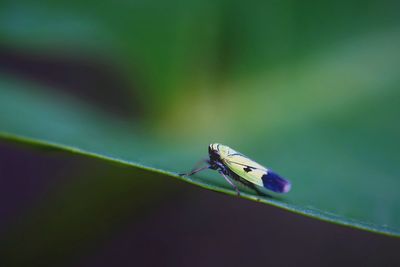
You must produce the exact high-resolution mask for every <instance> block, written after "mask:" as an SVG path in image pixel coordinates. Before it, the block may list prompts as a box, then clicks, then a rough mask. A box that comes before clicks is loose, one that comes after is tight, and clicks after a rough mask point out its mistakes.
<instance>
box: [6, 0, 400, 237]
mask: <svg viewBox="0 0 400 267" xmlns="http://www.w3.org/2000/svg"><path fill="white" fill-rule="evenodd" d="M156 2H157V4H154V2H153V1H143V2H142V1H137V2H136V3H135V4H132V3H128V2H127V3H117V2H113V1H108V2H107V1H106V2H105V3H103V4H102V5H99V4H98V3H97V2H94V1H85V2H84V3H83V2H82V3H79V4H75V3H71V2H69V1H66V2H65V3H64V2H63V1H58V2H57V3H55V2H54V1H48V2H47V3H43V4H41V5H40V6H39V5H36V4H31V3H29V1H26V3H22V2H19V4H15V3H13V2H9V3H8V2H5V3H2V4H1V5H2V8H1V11H0V19H1V23H0V33H1V35H2V37H3V38H2V44H4V45H5V46H6V47H7V46H8V47H13V48H15V47H19V48H21V49H23V50H24V51H33V50H34V51H36V52H38V53H39V54H40V53H47V52H49V51H47V50H50V51H51V52H53V53H57V52H58V53H63V52H65V53H66V51H68V53H72V54H76V55H78V57H79V55H82V54H84V55H86V54H90V53H92V54H91V55H95V56H96V55H99V56H100V55H101V56H103V57H104V58H105V59H107V58H110V59H112V62H117V63H116V64H117V65H118V66H122V67H123V69H124V70H125V71H126V74H129V76H133V75H131V70H132V69H135V67H137V66H139V67H140V68H139V72H140V73H141V74H142V75H143V76H144V77H141V78H143V79H144V80H145V81H146V82H147V84H148V85H149V86H148V88H146V90H142V91H141V93H142V95H140V96H138V98H139V101H141V102H143V103H146V105H147V106H146V107H147V112H148V114H147V116H146V117H145V118H144V119H143V120H142V121H127V120H121V119H119V118H116V117H113V116H110V115H109V114H105V113H102V112H100V111H99V110H96V109H95V108H93V107H90V106H89V105H87V104H85V103H80V102H79V101H77V100H76V99H74V98H71V97H68V96H66V95H61V94H59V93H55V92H51V90H53V89H54V88H42V86H39V85H37V86H33V85H32V84H30V83H28V82H23V81H16V80H14V79H11V78H6V77H4V76H3V78H2V79H1V80H0V132H1V136H2V137H3V138H8V139H13V140H18V141H21V142H27V143H31V144H38V145H44V146H51V147H54V148H59V149H63V150H67V151H70V152H73V153H79V154H82V155H87V156H91V157H96V158H100V159H103V160H107V161H113V162H117V163H120V164H124V165H129V166H134V167H138V168H142V169H144V170H148V171H154V172H159V173H162V174H165V175H168V176H172V177H175V178H177V179H181V180H183V181H186V182H189V183H192V184H196V185H199V186H202V187H204V188H208V189H211V190H215V191H219V192H224V193H227V194H232V195H234V194H235V193H234V191H232V189H231V188H230V187H229V185H228V184H226V182H225V181H224V180H223V179H222V178H221V177H219V176H218V175H217V174H215V173H212V172H211V171H208V172H204V173H200V174H198V175H196V176H195V177H180V176H178V175H177V173H180V172H184V171H188V170H190V169H191V167H192V166H193V164H194V163H195V162H196V161H197V160H199V159H201V158H204V157H206V156H207V149H206V148H207V145H208V144H209V143H211V142H221V143H224V144H226V145H229V146H232V147H233V148H235V149H237V150H239V151H241V152H243V153H244V154H246V155H248V156H250V157H251V158H253V159H255V160H256V161H258V162H260V163H261V164H265V165H266V166H267V167H271V168H273V169H274V170H276V171H277V172H278V173H281V174H282V175H283V176H286V177H288V178H289V179H290V180H291V181H292V183H293V187H292V191H291V192H290V193H289V194H287V195H283V196H273V197H272V198H263V197H259V196H257V195H254V192H252V191H251V190H248V189H245V188H242V191H243V194H242V196H243V197H245V198H248V199H251V200H256V201H260V202H263V203H267V204H271V205H275V206H278V207H281V208H284V209H287V210H290V211H293V212H297V213H300V214H303V215H306V216H311V217H314V218H318V219H322V220H326V221H331V222H334V223H339V224H342V225H348V226H351V227H356V228H360V229H365V230H369V231H373V232H378V233H383V234H388V235H393V236H400V210H399V208H398V207H400V205H399V204H400V194H399V193H398V188H400V179H399V178H398V174H399V171H398V159H399V151H400V147H399V145H400V142H398V136H399V134H400V124H399V123H398V117H399V115H400V107H399V105H398V99H399V97H400V95H399V94H400V93H399V90H398V87H399V84H400V54H399V53H398V47H400V38H399V35H398V25H400V23H399V22H398V14H397V10H398V8H397V7H396V6H393V7H392V6H391V5H390V4H388V3H386V4H385V5H383V4H381V3H380V2H379V3H376V6H378V7H379V8H376V10H377V12H376V13H375V12H370V6H371V5H372V4H371V5H364V6H360V5H358V4H353V5H349V4H348V1H343V2H340V1H339V2H335V3H333V2H332V3H331V4H330V5H326V4H325V3H324V4H321V6H318V5H315V3H312V4H308V5H307V4H303V3H301V4H298V6H297V4H295V3H291V2H286V1H283V2H282V3H281V4H279V5H277V4H276V3H268V2H265V4H263V5H262V6H258V5H245V6H243V5H242V4H240V1H238V2H237V3H236V2H234V1H232V2H231V1H228V2H227V3H229V4H224V3H225V2H224V1H221V2H219V1H213V3H214V2H215V3H216V4H210V3H208V2H207V1H179V0H178V1H168V2H164V1H156ZM160 5H161V6H160ZM310 6H312V7H313V8H312V9H311V8H310ZM166 10H167V11H166ZM310 10H312V11H310ZM372 13H374V14H372ZM266 14H267V15H266ZM205 21H207V23H205ZM366 29H367V31H366ZM160 44H163V45H160ZM71 51H72V52H71ZM133 78H136V77H133ZM166 89H168V90H166ZM110 90H112V88H110ZM99 94H101V92H99Z"/></svg>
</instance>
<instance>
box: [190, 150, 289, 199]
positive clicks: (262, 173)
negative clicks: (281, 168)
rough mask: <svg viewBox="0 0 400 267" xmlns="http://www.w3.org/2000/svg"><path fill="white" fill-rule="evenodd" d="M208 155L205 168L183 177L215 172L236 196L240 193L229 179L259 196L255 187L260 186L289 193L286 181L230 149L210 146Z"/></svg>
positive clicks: (277, 191)
mask: <svg viewBox="0 0 400 267" xmlns="http://www.w3.org/2000/svg"><path fill="white" fill-rule="evenodd" d="M208 154H209V157H210V158H209V159H207V160H205V162H206V163H207V166H204V167H202V168H199V169H194V170H192V171H191V172H189V173H187V174H185V175H188V176H189V175H193V174H195V173H198V172H200V171H203V170H206V169H212V170H217V171H218V172H219V173H220V174H221V175H222V176H223V177H224V178H225V180H226V181H227V182H228V183H229V184H230V185H231V186H232V187H233V188H234V189H235V190H236V192H237V194H238V195H240V191H239V189H238V188H237V186H236V185H235V184H234V183H233V182H232V180H231V179H230V178H232V179H234V180H236V181H238V182H241V183H242V184H244V185H245V186H248V187H250V188H252V189H253V190H255V191H256V192H257V193H258V194H260V195H263V193H262V192H260V191H259V190H258V188H257V187H256V186H262V187H264V188H267V189H269V190H271V191H273V192H276V193H287V192H289V191H290V188H291V183H290V182H289V181H288V180H286V179H284V178H282V177H281V176H279V175H278V174H276V173H275V172H273V171H271V170H269V169H267V168H265V167H264V166H262V165H260V164H258V163H257V162H255V161H253V160H251V159H249V158H248V157H246V156H244V155H242V154H241V153H239V152H237V151H235V150H233V149H232V148H230V147H227V146H224V145H221V144H217V143H215V144H211V145H209V146H208Z"/></svg>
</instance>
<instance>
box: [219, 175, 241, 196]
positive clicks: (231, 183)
mask: <svg viewBox="0 0 400 267" xmlns="http://www.w3.org/2000/svg"><path fill="white" fill-rule="evenodd" d="M219 173H220V174H221V175H222V176H223V177H224V178H225V180H226V181H227V182H228V183H229V184H230V185H231V186H232V187H233V188H234V189H235V190H236V193H237V195H238V196H240V191H239V189H238V188H237V186H236V185H235V184H234V183H233V182H232V181H231V179H229V178H228V176H226V175H225V174H224V173H223V172H222V171H219Z"/></svg>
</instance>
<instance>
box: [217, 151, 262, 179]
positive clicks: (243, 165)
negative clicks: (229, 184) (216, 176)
mask: <svg viewBox="0 0 400 267" xmlns="http://www.w3.org/2000/svg"><path fill="white" fill-rule="evenodd" d="M223 163H224V164H225V165H226V166H227V167H228V168H229V169H230V170H231V171H233V172H234V173H236V174H237V175H239V176H240V177H242V178H244V179H246V180H247V181H249V182H251V183H253V184H256V185H259V186H264V185H263V181H262V179H261V178H262V177H263V175H265V174H266V173H267V169H266V168H265V167H263V166H262V165H260V164H258V163H257V162H255V161H253V160H251V159H249V158H247V157H245V156H243V155H240V154H234V155H230V156H228V157H226V158H224V159H223Z"/></svg>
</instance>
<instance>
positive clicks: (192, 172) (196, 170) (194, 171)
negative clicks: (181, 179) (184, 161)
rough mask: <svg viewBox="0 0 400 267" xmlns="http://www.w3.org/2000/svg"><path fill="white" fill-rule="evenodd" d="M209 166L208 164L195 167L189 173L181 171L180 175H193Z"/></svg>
mask: <svg viewBox="0 0 400 267" xmlns="http://www.w3.org/2000/svg"><path fill="white" fill-rule="evenodd" d="M209 167H210V166H209V165H207V166H204V167H201V168H199V169H194V170H192V171H190V172H189V173H180V174H179V175H181V176H182V175H186V176H190V175H193V174H195V173H198V172H201V171H204V170H205V169H208V168H209Z"/></svg>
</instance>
